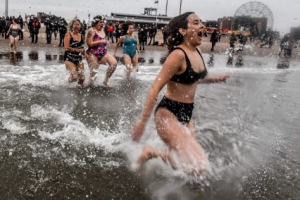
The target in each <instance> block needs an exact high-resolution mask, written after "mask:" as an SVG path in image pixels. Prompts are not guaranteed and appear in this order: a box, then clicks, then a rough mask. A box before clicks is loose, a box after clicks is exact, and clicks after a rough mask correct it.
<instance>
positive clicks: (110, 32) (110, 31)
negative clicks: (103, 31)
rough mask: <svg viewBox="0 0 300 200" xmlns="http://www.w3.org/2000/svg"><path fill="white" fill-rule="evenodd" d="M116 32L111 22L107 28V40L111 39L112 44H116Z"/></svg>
mask: <svg viewBox="0 0 300 200" xmlns="http://www.w3.org/2000/svg"><path fill="white" fill-rule="evenodd" d="M114 30H115V27H114V26H113V25H112V23H111V22H110V23H109V24H108V26H107V38H108V40H109V39H110V38H111V43H114Z"/></svg>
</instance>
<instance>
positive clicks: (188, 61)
mask: <svg viewBox="0 0 300 200" xmlns="http://www.w3.org/2000/svg"><path fill="white" fill-rule="evenodd" d="M175 49H180V50H181V51H183V53H184V55H185V60H186V63H187V68H188V67H191V66H192V64H191V62H190V59H189V57H188V56H187V54H186V53H185V51H184V50H183V49H182V48H181V47H176V48H174V49H173V51H174V50H175Z"/></svg>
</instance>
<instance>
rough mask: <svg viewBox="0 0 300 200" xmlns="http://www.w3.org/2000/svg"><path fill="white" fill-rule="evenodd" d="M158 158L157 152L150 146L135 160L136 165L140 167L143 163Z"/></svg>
mask: <svg viewBox="0 0 300 200" xmlns="http://www.w3.org/2000/svg"><path fill="white" fill-rule="evenodd" d="M158 156H160V154H159V152H158V151H157V150H156V149H154V148H153V147H151V146H145V147H144V148H143V150H142V153H141V155H140V156H139V157H138V159H137V164H138V165H139V166H142V165H143V163H145V162H146V161H148V160H150V159H151V158H156V157H158Z"/></svg>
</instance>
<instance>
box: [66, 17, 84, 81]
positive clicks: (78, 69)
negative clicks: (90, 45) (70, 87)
mask: <svg viewBox="0 0 300 200" xmlns="http://www.w3.org/2000/svg"><path fill="white" fill-rule="evenodd" d="M80 27H81V22H80V20H79V19H74V20H73V21H71V23H70V27H69V30H70V32H68V33H66V35H65V38H64V47H65V49H66V51H65V55H64V60H65V65H66V68H67V70H69V71H70V77H69V82H73V81H77V83H78V85H79V86H83V82H84V78H85V76H84V65H83V63H82V55H85V50H84V46H83V43H84V40H83V36H82V35H81V34H80V33H79V31H80Z"/></svg>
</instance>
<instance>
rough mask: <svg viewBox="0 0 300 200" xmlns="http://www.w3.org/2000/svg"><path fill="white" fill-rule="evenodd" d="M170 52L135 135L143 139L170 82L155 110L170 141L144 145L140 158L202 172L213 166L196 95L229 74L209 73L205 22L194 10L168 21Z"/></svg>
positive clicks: (164, 136)
mask: <svg viewBox="0 0 300 200" xmlns="http://www.w3.org/2000/svg"><path fill="white" fill-rule="evenodd" d="M168 26H169V27H168V40H167V45H168V49H169V55H168V57H167V59H166V61H165V63H164V64H163V67H162V69H161V71H160V72H159V73H158V75H157V77H156V78H155V80H154V82H153V84H152V86H151V87H150V91H149V93H148V96H147V99H146V102H145V105H144V109H143V112H142V116H141V117H140V119H139V121H138V122H137V123H136V125H135V126H134V128H133V131H132V134H131V137H132V139H133V140H134V141H139V140H140V138H141V137H142V135H143V132H144V130H145V127H146V124H147V121H148V120H149V118H150V114H151V112H152V110H153V108H154V106H155V104H156V101H157V97H158V94H159V92H160V91H161V90H162V88H164V86H165V85H166V86H167V87H166V91H165V95H164V97H163V98H162V100H161V101H160V103H159V104H158V105H157V107H156V109H155V112H154V120H155V125H156V130H157V133H158V135H159V136H160V138H161V139H162V140H163V142H164V143H165V144H166V145H167V148H166V149H165V150H159V149H156V148H154V147H152V146H149V145H146V146H144V148H143V150H142V153H141V154H140V155H139V157H138V159H137V163H138V165H139V166H142V164H145V162H146V161H147V160H149V159H152V158H161V159H162V160H163V161H164V162H166V163H169V164H171V166H172V167H174V168H177V169H178V168H180V169H182V170H184V171H185V172H186V173H188V174H196V175H200V174H201V173H203V172H204V171H206V170H208V168H209V161H208V158H207V155H206V154H205V153H204V150H203V149H202V147H201V146H200V144H199V143H198V141H197V139H196V135H195V129H194V125H193V120H192V118H191V117H192V112H193V108H194V98H195V93H196V90H197V85H198V84H200V83H214V82H225V81H226V80H227V78H228V75H225V74H224V75H215V76H209V75H208V72H207V69H206V67H205V64H204V61H203V58H202V55H201V53H200V50H199V49H198V48H197V47H198V45H200V44H201V42H202V36H203V31H204V25H203V24H202V21H201V19H200V18H199V17H198V16H197V15H196V14H195V13H194V12H187V13H184V14H182V15H179V16H177V17H175V18H173V19H172V20H171V21H170V22H169V25H168Z"/></svg>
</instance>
